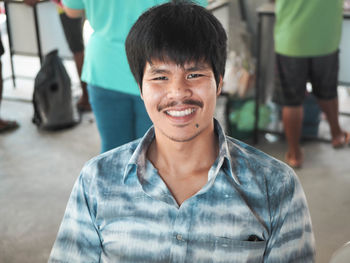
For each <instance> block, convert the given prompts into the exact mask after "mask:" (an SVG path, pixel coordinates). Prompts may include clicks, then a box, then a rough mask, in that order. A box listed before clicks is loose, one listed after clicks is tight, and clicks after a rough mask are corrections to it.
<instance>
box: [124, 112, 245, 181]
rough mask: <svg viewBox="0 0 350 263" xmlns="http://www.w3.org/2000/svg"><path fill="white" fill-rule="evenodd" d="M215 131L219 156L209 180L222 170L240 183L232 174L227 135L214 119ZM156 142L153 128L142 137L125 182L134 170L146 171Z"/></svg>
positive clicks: (125, 175)
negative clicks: (151, 145) (149, 156)
mask: <svg viewBox="0 0 350 263" xmlns="http://www.w3.org/2000/svg"><path fill="white" fill-rule="evenodd" d="M214 130H215V133H216V134H217V136H218V139H219V155H218V158H217V159H216V161H215V163H214V165H213V166H212V168H211V169H210V171H209V175H208V180H210V179H212V178H215V177H216V175H217V174H218V173H219V171H220V169H221V168H222V169H224V171H225V172H226V174H227V175H228V176H230V177H232V178H233V180H234V181H235V182H236V183H237V184H240V183H239V180H238V178H237V176H236V175H235V174H234V173H233V172H232V159H231V154H230V151H229V147H228V141H227V138H226V136H225V133H224V131H223V129H222V127H221V125H220V124H219V122H218V121H217V120H216V119H214ZM153 140H154V127H153V126H152V127H151V128H150V129H149V130H148V131H147V132H146V134H145V135H144V136H143V137H142V139H141V141H140V142H139V144H138V146H137V147H136V149H135V151H134V153H133V154H132V156H131V158H130V160H129V162H128V165H127V166H126V169H125V171H124V176H123V181H124V182H125V181H126V180H127V178H128V177H129V176H130V175H131V174H133V172H132V171H133V170H134V169H142V170H144V169H145V167H146V161H147V160H146V158H147V157H146V155H147V150H148V147H149V146H150V144H151V143H152V141H153ZM141 174H142V173H141ZM139 180H140V182H142V178H139Z"/></svg>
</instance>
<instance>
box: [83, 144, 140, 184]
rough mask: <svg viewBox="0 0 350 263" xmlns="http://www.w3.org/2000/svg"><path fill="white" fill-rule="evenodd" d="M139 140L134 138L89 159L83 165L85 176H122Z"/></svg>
mask: <svg viewBox="0 0 350 263" xmlns="http://www.w3.org/2000/svg"><path fill="white" fill-rule="evenodd" d="M140 140H141V139H138V140H135V141H132V142H129V143H127V144H124V145H122V146H119V147H117V148H114V149H112V150H109V151H107V152H105V153H102V154H100V155H97V156H95V157H94V158H92V159H90V160H89V161H88V162H86V164H85V165H84V167H83V170H82V175H83V176H84V177H85V178H86V177H90V178H91V177H120V178H121V177H122V176H123V175H124V171H125V169H126V167H127V165H128V164H129V162H130V160H131V158H132V156H133V154H134V153H135V150H136V148H137V147H138V145H139V144H140Z"/></svg>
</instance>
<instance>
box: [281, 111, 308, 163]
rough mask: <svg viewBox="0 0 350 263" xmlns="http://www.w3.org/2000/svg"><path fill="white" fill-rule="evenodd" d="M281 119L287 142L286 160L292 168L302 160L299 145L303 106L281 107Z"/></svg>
mask: <svg viewBox="0 0 350 263" xmlns="http://www.w3.org/2000/svg"><path fill="white" fill-rule="evenodd" d="M282 119H283V126H284V132H285V135H286V139H287V144H288V150H287V153H286V161H287V163H288V164H289V165H290V166H292V167H294V168H298V167H301V165H302V162H303V154H302V150H301V147H300V137H301V128H302V122H303V107H302V106H296V107H291V106H285V107H283V109H282Z"/></svg>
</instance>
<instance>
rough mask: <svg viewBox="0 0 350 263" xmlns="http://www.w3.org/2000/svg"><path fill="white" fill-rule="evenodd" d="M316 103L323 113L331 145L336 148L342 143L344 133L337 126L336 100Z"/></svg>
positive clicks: (338, 125)
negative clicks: (330, 137)
mask: <svg viewBox="0 0 350 263" xmlns="http://www.w3.org/2000/svg"><path fill="white" fill-rule="evenodd" d="M318 103H319V105H320V107H321V109H322V111H323V112H324V113H325V115H326V117H327V120H328V123H329V127H330V131H331V136H332V145H333V146H335V147H337V146H339V144H341V143H343V142H344V131H343V130H342V129H341V128H340V124H339V106H338V98H335V99H332V100H321V99H319V100H318Z"/></svg>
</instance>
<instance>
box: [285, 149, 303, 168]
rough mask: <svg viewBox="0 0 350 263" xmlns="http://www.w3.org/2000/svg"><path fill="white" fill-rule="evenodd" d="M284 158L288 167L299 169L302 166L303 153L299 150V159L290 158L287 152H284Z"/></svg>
mask: <svg viewBox="0 0 350 263" xmlns="http://www.w3.org/2000/svg"><path fill="white" fill-rule="evenodd" d="M284 159H285V162H286V164H288V165H289V166H290V167H292V168H294V169H300V168H301V167H302V166H303V162H304V153H303V152H301V158H300V159H299V160H296V159H292V158H290V156H289V155H288V153H286V155H285V157H284Z"/></svg>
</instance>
